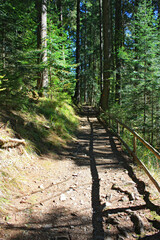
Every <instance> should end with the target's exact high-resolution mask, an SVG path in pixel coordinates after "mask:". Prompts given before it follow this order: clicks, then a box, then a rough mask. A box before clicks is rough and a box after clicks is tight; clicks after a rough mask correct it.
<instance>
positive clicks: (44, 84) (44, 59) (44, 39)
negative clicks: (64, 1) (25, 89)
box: [41, 0, 48, 87]
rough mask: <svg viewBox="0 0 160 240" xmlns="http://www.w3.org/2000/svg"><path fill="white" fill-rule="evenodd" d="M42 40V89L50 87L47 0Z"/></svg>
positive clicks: (43, 1)
mask: <svg viewBox="0 0 160 240" xmlns="http://www.w3.org/2000/svg"><path fill="white" fill-rule="evenodd" d="M41 40H42V50H43V53H42V63H43V64H44V65H45V67H44V70H43V72H42V87H47V86H48V70H47V67H46V65H47V0H42V15H41Z"/></svg>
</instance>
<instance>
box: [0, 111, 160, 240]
mask: <svg viewBox="0 0 160 240" xmlns="http://www.w3.org/2000/svg"><path fill="white" fill-rule="evenodd" d="M80 122H81V124H80V127H79V131H78V134H77V139H75V140H74V141H73V142H72V143H71V144H70V145H68V147H66V148H65V149H63V151H62V152H61V154H60V156H59V157H58V158H57V159H53V160H51V162H52V164H51V165H50V167H49V168H48V170H47V171H46V168H45V169H44V168H43V167H41V168H38V169H37V168H36V167H34V166H33V168H32V171H31V172H30V174H31V179H30V182H29V183H28V184H29V185H30V192H29V193H27V194H25V195H21V196H19V197H15V198H14V199H13V201H12V208H11V214H10V219H6V221H5V222H2V223H1V224H0V229H1V230H2V231H1V233H0V239H3V240H4V239H5V240H9V239H10V240H11V239H14V240H18V239H19V240H32V239H34V240H42V239H44V240H51V239H52V240H67V239H68V240H91V239H93V240H123V239H129V240H133V239H150V240H152V239H153V240H156V239H157V240H158V239H160V231H159V230H160V222H159V221H158V220H156V219H154V217H153V212H154V214H157V215H160V202H157V201H156V203H154V201H150V197H149V192H148V189H149V187H150V184H151V183H150V182H149V180H146V178H147V177H146V176H144V174H143V173H141V172H140V171H139V172H138V171H137V170H136V167H135V166H134V165H133V164H132V161H131V160H130V158H129V157H127V156H126V155H125V154H124V153H123V151H122V148H121V144H120V143H119V141H118V139H117V138H116V137H115V136H114V135H112V134H111V133H110V132H109V131H107V132H106V130H105V129H104V128H103V126H102V125H101V124H100V123H99V122H98V120H97V118H96V117H95V116H90V115H88V117H87V116H81V118H80ZM135 172H136V173H135ZM137 175H138V177H137ZM140 177H141V178H140ZM144 180H146V181H147V183H146V182H144ZM147 186H148V188H147ZM150 188H154V187H153V186H152V185H151V187H150ZM146 189H147V190H146Z"/></svg>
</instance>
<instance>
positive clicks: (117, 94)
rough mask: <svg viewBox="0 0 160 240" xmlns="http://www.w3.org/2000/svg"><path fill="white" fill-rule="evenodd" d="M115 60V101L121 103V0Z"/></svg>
mask: <svg viewBox="0 0 160 240" xmlns="http://www.w3.org/2000/svg"><path fill="white" fill-rule="evenodd" d="M115 9H116V12H115V55H116V56H115V60H116V88H115V101H116V102H117V103H118V104H120V99H121V96H120V87H121V74H120V67H121V61H120V58H119V57H118V52H119V49H120V47H121V46H122V14H121V10H122V9H121V0H116V2H115Z"/></svg>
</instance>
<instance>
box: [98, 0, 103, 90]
mask: <svg viewBox="0 0 160 240" xmlns="http://www.w3.org/2000/svg"><path fill="white" fill-rule="evenodd" d="M99 17H100V90H101V93H102V89H103V24H102V0H99Z"/></svg>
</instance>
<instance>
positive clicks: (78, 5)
mask: <svg viewBox="0 0 160 240" xmlns="http://www.w3.org/2000/svg"><path fill="white" fill-rule="evenodd" d="M76 64H77V67H76V87H75V94H74V97H73V100H74V102H75V103H76V104H78V103H79V102H80V0H77V34H76Z"/></svg>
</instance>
